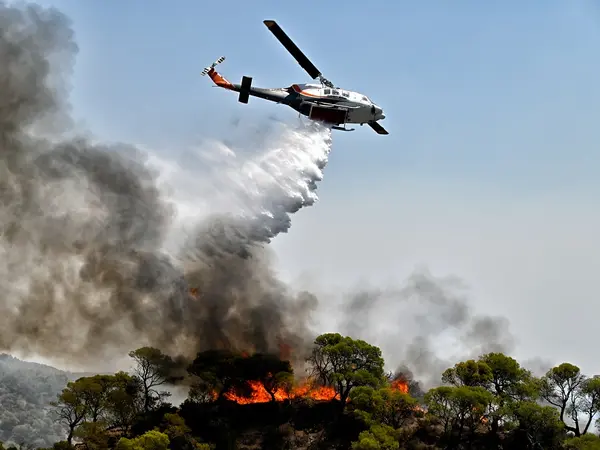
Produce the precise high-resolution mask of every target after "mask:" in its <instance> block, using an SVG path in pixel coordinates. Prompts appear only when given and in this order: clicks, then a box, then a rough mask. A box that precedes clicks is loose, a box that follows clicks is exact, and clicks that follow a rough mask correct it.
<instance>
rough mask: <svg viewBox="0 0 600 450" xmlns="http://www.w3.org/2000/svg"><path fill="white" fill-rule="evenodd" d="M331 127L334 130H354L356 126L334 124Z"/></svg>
mask: <svg viewBox="0 0 600 450" xmlns="http://www.w3.org/2000/svg"><path fill="white" fill-rule="evenodd" d="M331 129H332V130H340V131H354V128H344V127H338V126H336V125H332V126H331Z"/></svg>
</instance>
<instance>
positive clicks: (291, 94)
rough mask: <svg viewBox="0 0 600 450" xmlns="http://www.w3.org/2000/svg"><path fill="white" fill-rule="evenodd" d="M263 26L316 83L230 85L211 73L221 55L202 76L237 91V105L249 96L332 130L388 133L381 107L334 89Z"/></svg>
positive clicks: (278, 32) (273, 27)
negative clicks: (365, 127)
mask: <svg viewBox="0 0 600 450" xmlns="http://www.w3.org/2000/svg"><path fill="white" fill-rule="evenodd" d="M263 23H264V24H265V25H266V26H267V28H268V29H269V30H270V31H271V33H273V35H274V36H275V37H276V38H277V39H278V40H279V42H280V43H281V44H282V45H283V46H284V47H285V49H286V50H287V51H288V52H289V53H290V54H291V55H292V56H293V57H294V58H295V59H296V61H297V62H298V64H299V65H300V66H301V67H302V68H303V69H304V70H305V71H306V72H307V73H308V75H310V77H311V78H312V79H313V80H316V79H318V80H319V82H320V84H317V83H302V84H300V83H298V84H292V85H291V86H289V87H285V88H270V89H269V88H259V87H253V86H252V77H248V76H243V77H242V82H241V84H234V83H231V82H230V81H228V80H227V79H226V78H225V77H224V76H223V75H221V74H220V73H218V72H217V71H216V70H215V67H216V66H217V65H219V64H221V63H222V62H223V61H225V57H224V56H221V57H220V58H219V59H217V60H216V61H215V62H214V63H212V64H211V65H210V66H208V67H206V68H204V70H203V71H202V76H205V75H208V76H209V77H210V78H211V79H212V81H213V82H214V83H215V85H216V86H218V87H221V88H224V89H227V90H230V91H234V92H238V93H239V96H238V101H239V102H241V103H245V104H247V103H248V100H249V98H250V97H251V96H252V97H258V98H262V99H264V100H269V101H271V102H274V103H278V104H283V105H287V106H289V107H291V108H293V109H294V110H296V111H298V113H299V114H302V115H304V116H307V117H308V118H309V119H311V120H315V121H320V122H323V123H325V124H326V125H328V126H330V127H331V128H332V129H335V130H341V131H354V128H346V124H360V125H361V126H362V125H364V124H367V125H369V126H370V127H371V128H372V129H373V130H375V132H376V133H378V134H389V133H388V131H387V130H386V129H385V128H383V127H382V126H381V125H380V124H379V123H378V121H379V120H382V119H385V114H384V113H383V109H381V107H379V106H378V105H376V104H375V103H373V102H372V101H371V99H370V98H369V97H367V96H366V95H364V94H361V93H359V92H355V91H350V90H347V89H341V88H339V87H337V86H334V84H333V83H332V82H331V81H329V80H328V79H327V78H325V77H324V76H323V74H322V73H321V71H320V70H319V69H317V68H316V67H315V65H314V64H313V63H312V62H311V61H310V60H309V59H308V58H307V57H306V55H305V54H304V53H302V51H301V50H300V49H299V48H298V47H297V46H296V44H294V42H293V41H292V40H291V39H290V37H289V36H288V35H287V34H286V33H285V32H284V31H283V30H282V29H281V27H280V26H279V25H278V24H277V22H275V21H274V20H264V21H263Z"/></svg>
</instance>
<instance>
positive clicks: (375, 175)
mask: <svg viewBox="0 0 600 450" xmlns="http://www.w3.org/2000/svg"><path fill="white" fill-rule="evenodd" d="M40 3H41V4H45V5H54V6H57V7H58V8H59V9H61V10H62V11H63V12H64V13H66V14H67V15H68V16H70V17H71V19H72V20H73V27H74V29H75V33H76V40H77V43H78V45H79V55H78V57H77V64H76V67H75V72H74V76H73V81H72V95H71V101H72V104H73V110H74V115H75V117H76V118H77V120H78V121H79V124H80V125H81V126H84V127H87V128H88V129H90V130H92V132H93V133H94V134H96V135H97V136H101V137H102V138H104V139H108V140H121V141H125V142H131V143H139V144H141V145H144V146H147V147H149V148H153V149H159V150H157V151H160V152H161V155H162V156H163V157H165V156H166V157H168V155H169V152H173V153H176V152H177V151H179V149H181V148H184V147H186V146H189V145H193V144H194V143H195V142H197V141H198V140H200V139H204V138H207V137H210V138H221V139H223V138H226V137H227V136H228V133H229V131H228V130H230V127H231V124H232V121H234V120H236V119H242V120H243V119H244V118H249V117H253V116H256V115H263V116H265V117H266V116H268V115H271V114H274V115H276V116H277V117H278V118H281V119H284V120H294V119H295V117H296V116H297V114H296V113H294V111H293V110H291V109H288V108H285V107H283V106H278V105H273V104H270V103H267V102H263V101H260V100H258V99H251V100H250V102H249V104H248V105H242V104H240V103H238V102H237V97H236V95H234V94H231V93H228V92H225V91H223V90H220V89H213V88H212V87H211V84H210V82H209V80H208V77H206V78H203V77H201V76H200V72H201V71H202V69H203V68H204V67H205V66H207V65H209V64H210V63H212V62H213V61H214V60H216V59H217V58H218V57H219V56H222V55H224V56H226V57H227V59H226V61H225V62H224V64H223V65H222V66H220V70H221V72H222V73H223V74H224V75H225V76H226V77H227V78H228V79H230V80H231V81H233V82H239V80H240V79H241V77H242V76H243V75H248V76H252V77H253V78H254V85H256V86H264V87H283V86H288V85H290V84H291V83H294V82H296V83H302V82H308V81H310V80H309V78H308V77H307V75H306V74H305V72H304V71H303V70H302V69H301V68H300V67H299V66H298V65H297V63H296V62H295V61H294V60H293V59H292V57H291V56H290V55H289V54H287V52H286V51H285V50H284V49H283V47H282V46H281V45H280V44H279V43H278V42H277V40H276V39H274V37H273V36H272V35H271V34H270V33H269V32H268V31H267V30H266V28H265V27H264V25H263V24H262V21H263V20H264V19H275V20H277V21H278V22H279V23H280V25H281V26H282V27H283V29H284V30H285V31H286V32H287V33H288V34H289V35H290V36H291V37H292V39H294V41H295V42H296V43H297V44H298V45H299V47H300V48H301V49H302V50H303V51H304V52H305V53H306V54H307V55H308V56H309V58H311V60H312V61H313V62H314V63H315V64H316V66H317V67H318V68H319V69H320V70H321V71H322V72H323V73H324V75H325V76H326V77H327V78H328V79H330V80H332V81H333V82H334V83H335V84H336V85H339V86H342V87H344V88H347V89H351V90H356V91H359V92H363V93H365V94H366V95H368V96H369V97H370V98H371V99H372V100H373V101H374V102H376V103H377V104H379V105H380V106H382V107H383V109H384V111H385V114H386V119H385V120H384V121H383V122H382V125H383V126H384V127H385V128H386V129H388V131H389V132H390V135H388V136H379V135H377V134H375V133H374V132H373V131H372V130H371V129H370V128H368V127H364V128H361V127H357V130H356V131H354V132H351V133H343V132H339V133H335V136H334V144H333V150H332V153H331V156H330V160H329V163H328V166H327V167H326V169H325V178H324V180H323V181H322V182H321V183H320V185H319V189H318V194H319V201H318V203H317V204H315V205H314V206H312V207H310V208H306V209H303V210H301V211H300V212H299V213H297V214H295V215H294V216H293V222H292V228H291V229H290V231H289V233H288V234H286V235H283V236H280V237H278V238H277V239H276V240H275V241H274V245H273V247H274V249H275V250H276V252H277V257H278V260H279V263H280V267H281V270H282V276H285V277H288V278H290V279H293V280H296V282H298V283H301V282H302V281H301V280H304V282H306V280H310V283H311V285H315V286H320V287H319V289H324V290H336V289H342V290H343V289H350V288H352V287H353V286H359V285H361V284H363V283H367V284H368V283H370V284H374V285H377V286H388V285H394V284H395V283H399V282H401V281H402V280H403V279H405V278H406V277H407V276H408V275H409V274H410V273H411V272H412V271H413V270H415V268H418V267H427V268H428V269H429V270H430V271H431V272H432V273H433V274H435V275H438V276H445V275H454V276H457V277H460V278H461V279H462V280H463V281H464V283H466V285H467V286H468V287H469V289H470V290H469V296H470V298H471V303H472V305H473V308H474V309H475V310H476V311H477V312H481V313H487V314H498V315H502V316H505V317H507V318H508V319H509V320H510V325H511V331H512V333H513V334H514V335H515V337H516V339H517V347H516V349H515V351H514V352H513V355H514V356H515V357H517V358H520V359H528V358H534V357H540V358H543V359H545V360H548V361H550V362H551V363H560V362H563V361H570V362H572V363H575V364H578V365H579V366H580V367H581V368H582V369H583V370H584V371H585V372H587V373H589V374H592V373H600V361H599V360H598V359H597V358H596V353H597V342H596V336H597V328H596V327H597V317H598V313H599V311H600V302H599V300H600V296H599V295H598V282H597V281H596V280H597V279H596V278H595V277H594V276H595V275H597V268H600V237H599V235H598V231H597V230H599V229H600V211H599V208H598V205H599V204H600V203H599V202H598V197H599V195H600V177H598V176H597V174H598V168H599V167H600V150H599V144H600V127H598V126H596V124H597V122H598V119H599V117H600V87H599V84H598V79H599V77H598V73H599V71H600V60H598V58H597V53H598V48H599V46H600V7H598V5H597V3H595V2H594V1H592V0H590V1H585V0H578V1H573V2H564V1H559V0H548V1H540V0H537V1H530V2H518V1H516V0H510V1H506V2H496V3H493V2H477V1H474V0H471V1H468V0H464V1H461V2H452V4H450V3H447V2H443V1H441V0H438V1H432V2H417V1H413V2H408V1H395V2H392V1H389V2H378V3H377V6H376V7H368V6H367V5H366V3H365V2H363V1H357V0H348V1H346V2H344V6H343V7H340V6H339V3H335V2H331V3H325V2H313V1H305V2H301V3H295V2H275V1H266V0H264V1H261V0H257V1H253V2H246V1H232V2H228V3H226V4H223V3H219V2H198V1H193V0H178V1H175V2H173V1H165V0H153V1H152V2H148V1H142V0H129V1H127V2H123V1H121V0H103V1H102V2H93V1H82V0H53V1H49V0H45V1H41V2H40Z"/></svg>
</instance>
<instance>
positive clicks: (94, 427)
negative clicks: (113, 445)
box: [74, 420, 109, 450]
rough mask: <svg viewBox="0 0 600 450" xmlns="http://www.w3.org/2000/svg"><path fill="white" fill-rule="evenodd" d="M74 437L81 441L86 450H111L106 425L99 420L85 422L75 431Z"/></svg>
mask: <svg viewBox="0 0 600 450" xmlns="http://www.w3.org/2000/svg"><path fill="white" fill-rule="evenodd" d="M74 436H75V437H77V438H78V439H81V441H82V442H83V446H84V447H85V448H86V450H106V449H108V448H109V445H108V442H109V436H108V433H107V431H106V425H105V424H104V423H102V422H99V421H97V420H96V421H93V422H83V423H82V424H81V425H79V426H78V427H77V429H76V430H75V434H74Z"/></svg>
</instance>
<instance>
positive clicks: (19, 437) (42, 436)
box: [0, 354, 86, 447]
mask: <svg viewBox="0 0 600 450" xmlns="http://www.w3.org/2000/svg"><path fill="white" fill-rule="evenodd" d="M85 375H86V374H85V373H71V372H64V371H62V370H59V369H56V368H54V367H50V366H47V365H44V364H38V363H33V362H27V361H22V360H20V359H17V358H15V357H13V356H10V355H7V354H0V441H2V442H5V443H8V442H13V443H15V444H20V443H25V444H31V445H35V446H36V447H48V446H51V445H52V444H53V443H54V442H56V441H59V440H61V439H64V435H65V431H64V429H63V427H62V426H61V425H59V424H57V423H56V421H54V420H53V419H52V418H51V417H49V416H48V411H49V410H50V408H51V406H50V405H49V403H50V402H51V401H54V400H56V395H57V394H58V393H60V391H61V390H62V389H63V388H64V387H65V386H66V384H67V381H70V380H75V379H77V378H79V377H81V376H85Z"/></svg>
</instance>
